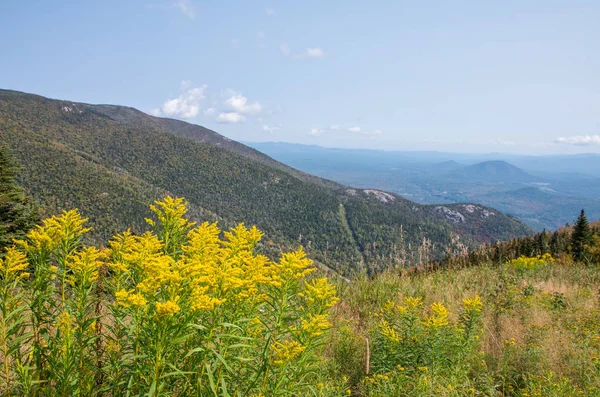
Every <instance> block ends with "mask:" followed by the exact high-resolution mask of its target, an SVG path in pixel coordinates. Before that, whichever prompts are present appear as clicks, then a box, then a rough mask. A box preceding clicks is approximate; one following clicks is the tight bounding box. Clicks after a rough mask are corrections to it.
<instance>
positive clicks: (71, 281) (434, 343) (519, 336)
mask: <svg viewBox="0 0 600 397" xmlns="http://www.w3.org/2000/svg"><path fill="white" fill-rule="evenodd" d="M186 211H187V208H186V203H185V201H184V200H183V199H174V198H170V197H167V198H166V199H164V200H162V201H158V202H156V203H155V205H153V206H151V211H149V216H151V217H150V218H148V219H146V222H147V223H148V224H149V226H150V227H151V229H152V231H150V232H147V233H145V234H142V235H135V234H133V233H131V232H130V231H124V232H123V233H120V234H117V235H115V236H114V237H112V238H111V239H110V240H109V241H108V243H107V245H106V247H95V246H84V245H83V244H82V240H83V239H84V237H85V235H86V233H88V232H89V229H88V228H87V227H86V219H85V218H83V217H82V216H81V215H80V214H79V212H78V211H77V210H73V211H68V212H64V213H63V214H62V215H60V216H55V217H52V218H49V219H46V220H45V221H43V223H42V224H41V225H40V226H37V227H36V228H34V229H32V230H30V231H29V232H28V233H27V235H26V236H25V238H23V239H21V240H17V241H15V245H14V246H13V247H12V248H9V249H7V250H6V252H5V253H4V254H3V257H2V259H1V262H0V395H2V396H77V395H79V396H264V397H268V396H324V397H325V396H348V395H351V396H374V397H378V396H574V395H582V396H594V395H600V299H599V295H598V294H599V291H600V275H599V274H598V265H597V264H595V263H594V262H590V261H588V262H587V263H581V262H575V261H573V260H572V258H571V257H570V256H569V255H561V256H559V257H557V258H553V257H552V256H551V255H550V254H543V255H537V256H531V257H524V256H522V257H518V258H515V259H512V260H507V261H506V262H504V263H500V264H493V263H485V262H482V263H479V264H477V266H469V267H454V268H450V267H446V268H439V269H436V270H434V271H418V270H417V269H389V270H388V271H385V272H383V273H381V274H379V275H376V276H367V275H364V274H362V275H356V276H355V277H353V278H352V279H351V280H347V279H344V278H341V277H336V276H333V275H330V276H329V278H327V277H324V275H323V274H321V272H320V271H319V270H316V269H315V267H313V265H312V262H311V260H310V259H309V258H308V257H307V256H306V254H305V253H304V251H303V250H302V249H301V248H299V249H298V250H296V251H293V252H286V253H282V254H281V256H280V258H279V260H277V261H272V260H270V259H269V258H267V257H266V256H264V255H262V254H261V253H260V252H261V247H262V246H261V238H262V233H261V232H260V231H259V230H258V229H257V228H255V227H247V226H245V225H243V224H240V225H238V226H236V227H234V228H232V229H230V230H229V231H221V230H220V229H219V227H218V225H217V224H216V223H213V224H211V223H203V224H200V225H196V224H194V223H193V222H190V221H189V220H188V219H187V218H186Z"/></svg>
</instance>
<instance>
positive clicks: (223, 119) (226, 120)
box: [217, 112, 246, 124]
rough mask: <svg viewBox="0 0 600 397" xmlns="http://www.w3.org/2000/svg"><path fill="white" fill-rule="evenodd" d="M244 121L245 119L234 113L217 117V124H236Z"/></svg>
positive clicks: (220, 114) (221, 114)
mask: <svg viewBox="0 0 600 397" xmlns="http://www.w3.org/2000/svg"><path fill="white" fill-rule="evenodd" d="M244 120H246V118H245V117H244V116H243V115H241V114H239V113H236V112H228V113H219V115H218V116H217V122H218V123H222V124H237V123H241V122H243V121H244Z"/></svg>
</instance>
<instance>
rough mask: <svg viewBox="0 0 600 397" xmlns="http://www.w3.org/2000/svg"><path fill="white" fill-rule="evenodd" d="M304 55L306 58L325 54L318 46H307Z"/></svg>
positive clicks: (320, 56)
mask: <svg viewBox="0 0 600 397" xmlns="http://www.w3.org/2000/svg"><path fill="white" fill-rule="evenodd" d="M304 55H305V56H306V57H307V58H322V57H324V56H325V53H324V52H323V50H322V49H320V48H318V47H317V48H307V49H306V52H305V53H304Z"/></svg>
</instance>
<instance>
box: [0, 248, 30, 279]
mask: <svg viewBox="0 0 600 397" xmlns="http://www.w3.org/2000/svg"><path fill="white" fill-rule="evenodd" d="M27 266H28V262H27V256H26V255H25V254H24V253H22V252H21V251H19V250H17V249H16V248H12V247H11V248H7V249H6V255H5V257H4V259H2V258H0V276H2V278H3V279H4V280H5V281H7V280H11V279H13V276H15V275H17V273H18V272H22V271H23V270H25V269H26V268H27Z"/></svg>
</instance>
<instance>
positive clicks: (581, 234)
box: [571, 210, 592, 261]
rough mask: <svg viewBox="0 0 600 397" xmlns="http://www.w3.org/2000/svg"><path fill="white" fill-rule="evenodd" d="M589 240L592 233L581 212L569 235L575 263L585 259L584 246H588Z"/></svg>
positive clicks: (583, 213)
mask: <svg viewBox="0 0 600 397" xmlns="http://www.w3.org/2000/svg"><path fill="white" fill-rule="evenodd" d="M591 240H592V231H591V230H590V225H589V224H588V221H587V218H586V217H585V212H584V211H583V210H581V214H579V217H578V218H577V221H576V222H575V225H574V226H573V233H572V234H571V251H572V253H573V258H574V259H575V260H576V261H581V260H583V259H584V258H585V251H586V246H587V245H589V244H590V242H591Z"/></svg>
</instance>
